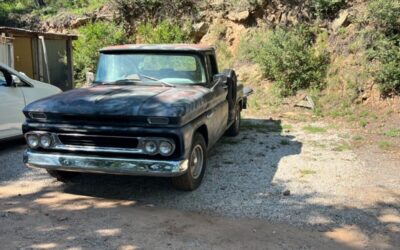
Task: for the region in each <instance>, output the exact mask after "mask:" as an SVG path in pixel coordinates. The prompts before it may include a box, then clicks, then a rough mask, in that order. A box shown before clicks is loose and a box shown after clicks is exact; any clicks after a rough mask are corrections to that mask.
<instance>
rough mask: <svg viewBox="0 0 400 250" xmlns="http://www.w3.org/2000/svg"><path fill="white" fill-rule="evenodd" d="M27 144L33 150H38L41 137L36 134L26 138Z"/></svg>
mask: <svg viewBox="0 0 400 250" xmlns="http://www.w3.org/2000/svg"><path fill="white" fill-rule="evenodd" d="M26 142H27V143H28V146H29V147H31V148H37V147H38V146H39V137H38V136H37V135H35V134H30V135H28V136H27V137H26Z"/></svg>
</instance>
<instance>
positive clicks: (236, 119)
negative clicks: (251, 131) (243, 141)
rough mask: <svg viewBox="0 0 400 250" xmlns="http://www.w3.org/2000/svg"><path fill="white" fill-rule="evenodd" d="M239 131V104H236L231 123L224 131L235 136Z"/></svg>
mask: <svg viewBox="0 0 400 250" xmlns="http://www.w3.org/2000/svg"><path fill="white" fill-rule="evenodd" d="M239 132H240V105H239V104H236V111H235V117H234V121H233V123H232V125H231V126H230V127H229V129H228V130H227V131H226V135H227V136H237V135H238V134H239Z"/></svg>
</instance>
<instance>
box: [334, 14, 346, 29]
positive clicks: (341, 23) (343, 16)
mask: <svg viewBox="0 0 400 250" xmlns="http://www.w3.org/2000/svg"><path fill="white" fill-rule="evenodd" d="M348 17H349V12H348V11H347V10H344V11H342V12H340V14H339V17H338V18H336V19H335V20H334V21H333V23H332V30H334V31H337V30H338V29H339V28H340V27H342V26H345V25H347V24H348Z"/></svg>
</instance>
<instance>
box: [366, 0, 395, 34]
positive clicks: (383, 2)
mask: <svg viewBox="0 0 400 250" xmlns="http://www.w3.org/2000/svg"><path fill="white" fill-rule="evenodd" d="M368 9H369V16H370V17H372V20H373V21H374V22H375V23H376V24H377V25H378V26H379V27H381V28H383V29H385V32H386V33H396V32H398V31H399V30H400V2H399V1H395V0H371V1H370V3H369V4H368Z"/></svg>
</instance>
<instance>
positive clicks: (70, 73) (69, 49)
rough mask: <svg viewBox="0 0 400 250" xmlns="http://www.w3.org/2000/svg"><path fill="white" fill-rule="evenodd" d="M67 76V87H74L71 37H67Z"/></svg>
mask: <svg viewBox="0 0 400 250" xmlns="http://www.w3.org/2000/svg"><path fill="white" fill-rule="evenodd" d="M67 70H68V72H67V76H68V85H69V86H68V88H69V89H72V88H74V64H73V60H72V39H69V38H68V39H67Z"/></svg>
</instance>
